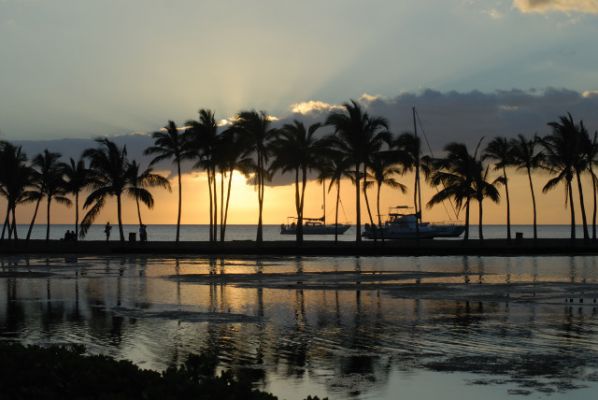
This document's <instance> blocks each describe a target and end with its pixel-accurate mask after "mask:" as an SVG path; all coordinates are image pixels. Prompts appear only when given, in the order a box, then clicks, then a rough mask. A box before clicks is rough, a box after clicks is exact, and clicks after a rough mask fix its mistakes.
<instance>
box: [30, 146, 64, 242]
mask: <svg viewBox="0 0 598 400" xmlns="http://www.w3.org/2000/svg"><path fill="white" fill-rule="evenodd" d="M59 160H60V153H52V152H49V151H48V150H47V149H46V150H44V152H43V153H41V154H38V155H37V156H35V158H34V159H33V165H34V167H36V168H37V169H38V172H39V179H40V182H41V187H42V193H43V194H44V196H45V197H46V201H47V206H46V221H47V223H46V241H47V240H50V215H51V213H50V205H51V204H52V200H56V202H57V203H61V204H64V205H66V206H70V205H71V203H72V202H71V200H70V199H68V198H67V197H66V194H67V190H66V186H65V181H64V164H63V163H61V162H59Z"/></svg>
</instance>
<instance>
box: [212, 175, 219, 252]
mask: <svg viewBox="0 0 598 400" xmlns="http://www.w3.org/2000/svg"><path fill="white" fill-rule="evenodd" d="M212 177H213V178H212V185H213V186H214V188H213V190H212V193H213V195H214V226H213V227H212V229H213V230H214V233H213V234H212V237H213V238H214V241H216V240H217V238H218V178H217V175H216V167H212Z"/></svg>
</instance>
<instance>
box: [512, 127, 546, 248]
mask: <svg viewBox="0 0 598 400" xmlns="http://www.w3.org/2000/svg"><path fill="white" fill-rule="evenodd" d="M539 142H540V140H539V139H538V137H536V136H534V137H533V138H532V139H527V138H526V137H525V136H523V135H521V134H519V135H517V137H516V138H515V139H512V140H511V148H512V154H511V156H512V158H513V165H514V166H515V167H516V168H517V169H525V171H526V173H527V178H528V182H529V189H530V192H531V195H532V211H533V222H534V239H537V238H538V221H537V211H536V194H535V191H534V183H533V181H532V171H533V170H535V169H538V168H540V167H541V166H542V162H543V160H544V153H542V152H541V151H536V147H537V146H536V145H537V144H538V143H539Z"/></svg>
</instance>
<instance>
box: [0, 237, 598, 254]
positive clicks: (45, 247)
mask: <svg viewBox="0 0 598 400" xmlns="http://www.w3.org/2000/svg"><path fill="white" fill-rule="evenodd" d="M0 254H37V255H43V254H65V255H66V254H85V255H108V254H150V255H160V254H170V255H172V254H181V255H183V254H203V255H216V256H217V255H288V256H292V255H308V256H432V255H437V256H445V255H487V256H503V255H504V256H513V255H582V254H598V242H595V241H591V240H590V241H584V240H582V239H578V240H569V239H538V240H533V239H521V240H511V241H508V240H505V239H487V240H469V241H464V240H423V239H422V240H402V241H385V242H382V241H378V242H374V241H364V242H362V243H360V244H356V243H354V242H339V243H334V242H333V241H305V242H304V243H303V244H302V245H299V244H297V243H295V242H292V241H268V242H263V243H259V244H258V243H256V242H254V241H231V242H216V243H210V242H180V243H178V244H177V243H175V242H172V241H170V242H147V243H139V242H122V243H121V242H118V241H112V242H109V243H106V242H105V241H81V242H65V241H60V240H53V241H49V242H46V241H44V240H31V241H29V242H26V241H24V240H19V241H16V242H15V241H12V242H8V241H4V242H1V243H0Z"/></svg>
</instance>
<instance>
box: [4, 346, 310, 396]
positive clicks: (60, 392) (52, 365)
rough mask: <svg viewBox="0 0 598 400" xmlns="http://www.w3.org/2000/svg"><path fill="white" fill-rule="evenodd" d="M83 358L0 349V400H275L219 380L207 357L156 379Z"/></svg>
mask: <svg viewBox="0 0 598 400" xmlns="http://www.w3.org/2000/svg"><path fill="white" fill-rule="evenodd" d="M83 352H84V347H83V346H72V347H69V348H65V347H57V346H54V347H50V348H42V347H37V346H29V347H25V346H23V345H21V344H0V360H1V361H0V393H1V395H0V396H1V398H2V399H111V400H112V399H159V400H169V399H177V400H179V399H206V400H207V399H218V400H229V399H230V400H232V399H248V400H275V399H277V397H276V396H273V395H271V394H269V393H266V392H262V391H259V390H256V389H253V388H252V386H251V383H250V382H249V381H248V380H246V379H243V377H241V376H238V375H235V374H234V373H233V372H231V371H226V372H223V373H221V374H220V375H217V374H216V364H217V359H216V358H215V357H214V356H212V355H209V354H202V355H199V356H190V357H189V358H188V359H187V360H186V361H185V363H184V364H183V365H182V366H180V367H178V368H174V367H171V368H169V369H167V370H166V371H164V372H163V373H158V372H155V371H149V370H142V369H140V368H139V367H137V366H136V365H134V364H133V363H132V362H130V361H116V360H115V359H113V358H110V357H107V356H87V355H83ZM308 399H312V400H316V399H317V398H310V397H308Z"/></svg>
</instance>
